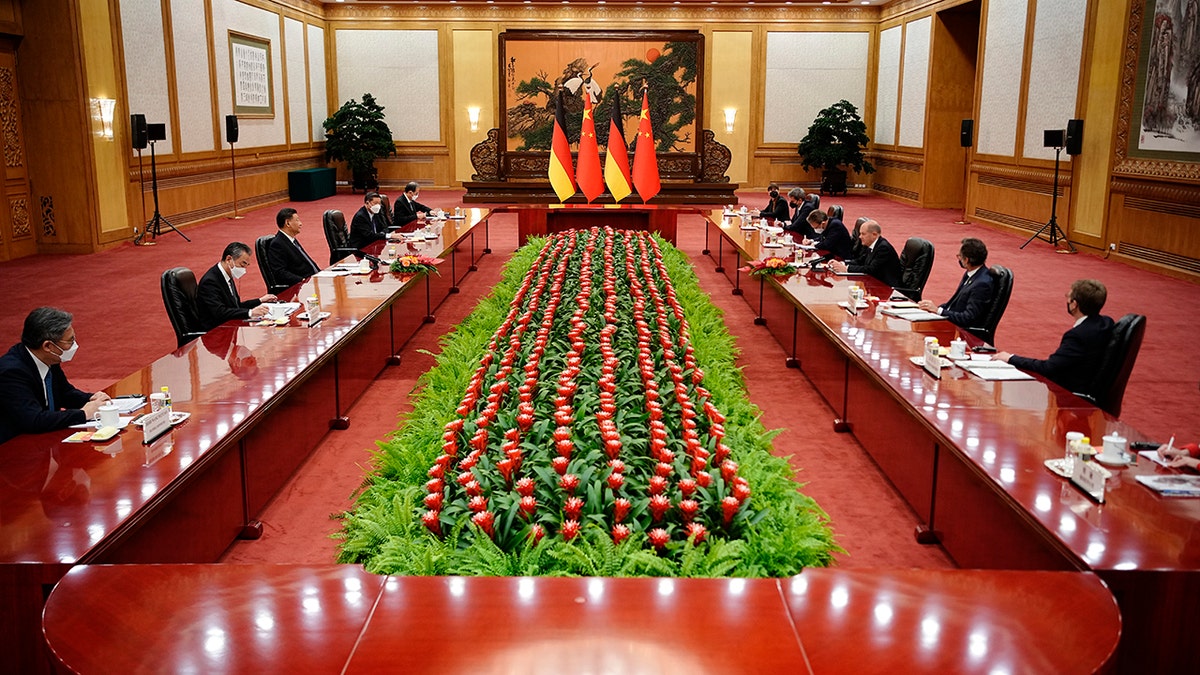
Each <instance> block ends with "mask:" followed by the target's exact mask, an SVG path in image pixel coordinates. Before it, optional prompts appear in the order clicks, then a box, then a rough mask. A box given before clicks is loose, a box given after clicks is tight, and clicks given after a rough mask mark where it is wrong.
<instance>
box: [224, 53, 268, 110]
mask: <svg viewBox="0 0 1200 675" xmlns="http://www.w3.org/2000/svg"><path fill="white" fill-rule="evenodd" d="M229 75H230V77H229V80H230V82H231V83H232V86H233V114H235V115H237V116H238V117H263V118H269V117H274V116H275V89H274V88H273V87H272V81H271V41H270V40H267V39H265V38H260V37H256V36H254V35H246V34H245V33H238V32H235V31H229Z"/></svg>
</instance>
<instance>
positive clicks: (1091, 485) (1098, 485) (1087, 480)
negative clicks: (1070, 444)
mask: <svg viewBox="0 0 1200 675" xmlns="http://www.w3.org/2000/svg"><path fill="white" fill-rule="evenodd" d="M1110 475H1111V474H1109V472H1108V469H1105V468H1104V467H1102V466H1100V465H1099V464H1097V463H1096V462H1084V461H1082V460H1076V462H1075V473H1074V474H1072V476H1071V482H1072V483H1074V484H1075V485H1076V487H1078V488H1079V489H1080V490H1083V493H1084V494H1086V495H1087V496H1089V497H1091V498H1092V499H1095V500H1096V501H1098V502H1100V503H1101V504H1103V503H1104V485H1105V481H1107V480H1108V477H1109V476H1110Z"/></svg>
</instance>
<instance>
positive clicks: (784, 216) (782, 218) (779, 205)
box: [758, 183, 792, 227]
mask: <svg viewBox="0 0 1200 675" xmlns="http://www.w3.org/2000/svg"><path fill="white" fill-rule="evenodd" d="M767 196H768V197H770V200H769V201H767V205H766V206H764V207H763V208H762V209H760V210H759V212H758V213H759V215H761V216H762V217H763V218H770V219H771V220H772V221H774V222H776V223H779V225H778V226H779V227H783V224H784V223H787V222H789V221H790V220H791V213H792V212H791V211H790V210H789V209H788V203H787V200H786V199H784V198H783V197H781V196H780V195H779V186H778V185H776V184H774V183H771V184H770V185H769V186H767Z"/></svg>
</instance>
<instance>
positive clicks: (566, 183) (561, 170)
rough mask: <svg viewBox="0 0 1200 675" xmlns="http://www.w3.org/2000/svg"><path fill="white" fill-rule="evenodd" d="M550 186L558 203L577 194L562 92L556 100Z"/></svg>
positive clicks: (551, 147) (560, 91)
mask: <svg viewBox="0 0 1200 675" xmlns="http://www.w3.org/2000/svg"><path fill="white" fill-rule="evenodd" d="M550 186H551V187H553V188H554V194H556V195H558V201H560V202H565V201H567V200H568V199H570V198H571V195H574V194H575V171H574V169H573V168H572V167H571V143H570V142H569V141H567V122H566V118H565V117H563V108H562V90H561V89H560V90H558V95H557V96H556V97H555V99H554V136H553V139H552V140H551V141H550Z"/></svg>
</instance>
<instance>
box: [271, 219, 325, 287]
mask: <svg viewBox="0 0 1200 675" xmlns="http://www.w3.org/2000/svg"><path fill="white" fill-rule="evenodd" d="M302 225H303V223H301V222H300V214H299V213H296V209H292V208H284V209H280V210H279V213H277V214H275V226H276V227H278V228H279V231H278V232H276V233H275V238H274V239H272V240H271V245H270V246H269V247H267V251H269V255H268V256H267V260H268V264H269V265H270V266H271V273H272V274H273V275H274V277H275V282H276V283H277V284H279V286H281V287H284V288H287V287H289V286H295V285H296V284H298V283H300V282H301V281H304V280H305V279H307V278H308V277H311V276H312V275H314V274H316V273H317V272H319V271H321V268H320V267H318V266H317V263H316V262H315V261H314V260H313V259H312V258H311V257H309V255H308V252H307V251H305V250H304V247H303V246H301V245H300V241H299V240H298V239H296V237H298V236H300V228H301V226H302ZM260 264H261V263H260ZM268 290H270V289H268Z"/></svg>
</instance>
